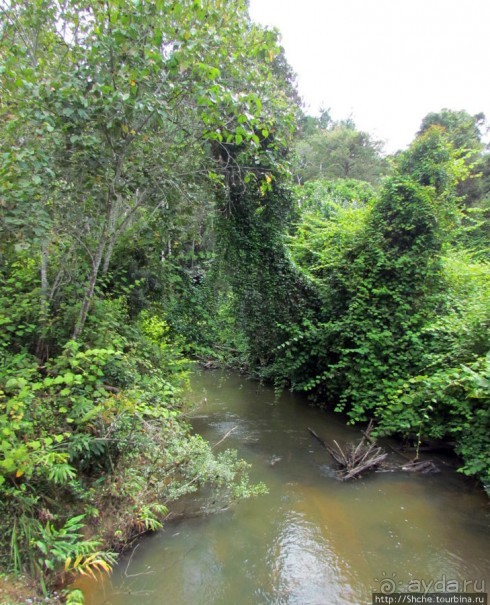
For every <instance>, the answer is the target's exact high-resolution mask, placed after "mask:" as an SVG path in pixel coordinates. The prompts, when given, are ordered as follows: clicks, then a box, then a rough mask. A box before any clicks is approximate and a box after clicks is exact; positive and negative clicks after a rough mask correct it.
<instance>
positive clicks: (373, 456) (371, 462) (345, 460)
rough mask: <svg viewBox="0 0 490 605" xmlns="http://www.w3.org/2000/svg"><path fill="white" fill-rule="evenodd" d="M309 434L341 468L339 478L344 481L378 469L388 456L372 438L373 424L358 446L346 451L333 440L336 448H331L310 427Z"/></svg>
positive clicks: (355, 445)
mask: <svg viewBox="0 0 490 605" xmlns="http://www.w3.org/2000/svg"><path fill="white" fill-rule="evenodd" d="M308 430H309V432H310V433H311V434H312V435H313V437H315V438H316V439H318V441H319V442H320V443H321V444H322V445H323V447H324V448H325V449H326V450H327V452H328V453H329V454H330V455H331V456H332V458H333V459H334V460H335V462H337V464H338V465H339V466H340V470H339V476H340V477H341V479H342V480H343V481H347V479H353V478H354V477H359V476H360V475H361V474H362V473H364V472H366V471H368V470H373V469H375V468H376V467H378V466H379V465H380V464H381V463H382V462H383V461H384V460H385V458H386V456H387V455H388V454H387V453H386V452H383V450H382V448H381V447H378V446H377V445H376V443H375V442H374V441H373V439H372V437H371V436H370V433H371V430H372V424H371V423H369V426H368V428H367V429H366V431H365V432H363V437H362V439H361V440H360V441H359V443H357V444H352V445H350V446H348V448H347V449H346V450H345V451H344V450H343V449H342V448H341V447H340V445H339V444H338V443H337V441H335V439H334V440H333V444H334V446H335V447H331V446H330V445H328V443H326V442H325V441H324V440H323V439H322V438H321V437H319V436H318V435H317V434H316V433H315V431H314V430H313V429H311V428H309V427H308Z"/></svg>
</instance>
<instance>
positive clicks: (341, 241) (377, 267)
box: [272, 126, 490, 483]
mask: <svg viewBox="0 0 490 605" xmlns="http://www.w3.org/2000/svg"><path fill="white" fill-rule="evenodd" d="M465 153H466V152H465V150H459V149H455V148H454V147H453V145H452V143H451V142H450V141H449V140H448V138H447V136H446V134H445V132H444V131H443V129H442V128H440V127H437V126H431V127H430V128H427V130H426V131H425V132H424V133H423V134H422V135H421V136H420V137H419V138H418V139H417V140H416V141H415V142H414V143H413V145H412V146H411V148H410V149H409V150H408V151H406V152H404V153H403V154H400V155H399V156H398V158H397V161H396V164H395V166H394V169H395V170H394V172H395V174H394V176H393V177H391V178H389V179H387V180H386V181H385V183H384V186H383V188H382V190H381V192H380V193H379V195H378V196H377V197H376V199H375V200H374V201H368V200H367V203H365V204H359V203H358V202H357V196H356V195H351V196H345V197H344V200H342V198H341V199H340V200H339V198H337V199H335V197H333V195H332V194H333V193H334V191H338V189H336V190H334V189H333V188H332V185H328V184H325V183H322V182H319V183H312V184H310V183H308V184H307V186H304V187H302V188H298V193H297V195H298V204H299V205H300V212H299V216H300V220H299V222H298V224H297V226H296V228H295V230H294V231H293V235H292V236H291V237H290V240H289V243H288V247H289V249H290V254H291V258H292V260H293V261H294V263H295V266H296V267H297V268H298V269H299V270H300V271H301V272H302V273H303V275H304V276H305V278H306V279H307V280H308V281H309V282H310V283H311V284H312V285H313V286H314V287H315V289H316V290H317V292H318V293H319V295H320V297H321V303H322V304H321V308H320V309H319V310H318V311H317V312H316V313H315V314H314V315H313V316H310V317H306V318H304V319H303V320H302V321H301V322H296V323H295V324H294V325H291V324H283V325H282V330H283V342H282V343H281V344H280V345H279V346H278V347H277V348H276V352H277V355H276V359H275V362H274V367H273V370H272V374H273V375H274V376H275V379H276V383H277V384H278V385H287V384H289V385H291V386H292V388H295V389H300V390H305V391H309V392H310V393H311V394H312V395H314V397H315V398H316V400H319V401H323V402H329V403H330V402H331V403H332V404H335V406H336V409H337V410H343V411H345V412H346V413H347V415H348V416H349V418H350V419H351V421H353V422H358V421H364V420H366V419H368V418H369V417H375V418H376V419H377V422H378V432H379V433H380V434H399V435H403V436H413V435H417V436H418V440H419V442H420V440H421V439H423V438H439V439H440V438H445V439H448V440H450V441H452V442H453V443H454V446H455V449H456V451H457V452H458V453H459V454H460V455H461V456H462V458H463V464H462V467H461V470H462V472H465V473H467V474H476V475H478V476H479V477H480V478H481V479H482V480H483V481H484V482H486V483H488V472H489V467H488V460H489V459H490V458H489V450H488V393H487V390H488V357H487V356H488V351H489V350H490V337H489V322H490V316H489V309H490V297H489V296H490V295H489V290H488V285H489V283H490V280H489V279H488V278H489V274H488V264H487V263H486V262H485V261H482V260H479V259H481V258H484V256H483V257H482V256H481V253H482V243H483V241H484V240H483V239H482V233H481V232H479V233H478V236H477V237H475V235H476V230H475V234H473V233H470V232H469V231H468V230H466V231H465V232H464V233H465V235H464V240H463V238H462V237H461V235H460V233H461V224H463V225H464V221H465V220H466V219H465V218H464V215H463V214H462V212H461V208H460V206H459V203H460V199H459V198H458V195H457V192H456V187H457V185H458V183H459V182H460V181H461V180H462V179H464V178H466V177H467V175H468V173H469V165H468V163H467V162H466V161H465ZM327 185H328V186H327ZM346 185H347V183H346V184H345V185H344V186H346ZM351 191H352V192H356V188H355V187H352V188H351ZM332 198H333V199H332ZM371 199H372V198H371ZM458 238H459V242H458V246H457V248H451V247H450V245H451V244H453V245H454V242H455V241H458ZM462 240H463V241H464V242H465V243H466V244H468V243H470V242H471V243H472V244H473V246H474V248H473V250H472V251H471V252H468V251H465V250H464V249H463V248H462V247H461V243H460V242H461V241H462ZM486 245H488V242H487V243H486Z"/></svg>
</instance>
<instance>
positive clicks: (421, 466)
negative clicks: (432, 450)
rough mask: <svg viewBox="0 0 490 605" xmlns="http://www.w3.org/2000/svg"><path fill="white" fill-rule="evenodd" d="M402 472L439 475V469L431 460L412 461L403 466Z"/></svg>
mask: <svg viewBox="0 0 490 605" xmlns="http://www.w3.org/2000/svg"><path fill="white" fill-rule="evenodd" d="M402 471H408V472H410V473H423V474H424V475H425V474H427V473H438V472H439V468H438V467H437V466H436V465H435V464H434V463H433V462H432V461H431V460H412V461H411V462H409V463H408V464H404V465H403V466H402Z"/></svg>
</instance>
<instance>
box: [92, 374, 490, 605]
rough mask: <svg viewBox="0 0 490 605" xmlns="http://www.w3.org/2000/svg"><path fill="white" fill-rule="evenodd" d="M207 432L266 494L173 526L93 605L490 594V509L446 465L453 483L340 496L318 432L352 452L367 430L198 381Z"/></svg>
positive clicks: (375, 479) (325, 604) (366, 481)
mask: <svg viewBox="0 0 490 605" xmlns="http://www.w3.org/2000/svg"><path fill="white" fill-rule="evenodd" d="M191 397H192V399H193V400H194V401H195V403H196V404H197V406H198V407H196V409H195V410H194V412H193V414H192V415H193V416H194V418H193V420H192V422H193V425H194V427H195V429H196V431H198V432H200V433H201V434H203V435H204V436H205V437H206V438H207V439H209V440H210V441H211V442H217V441H219V440H220V439H221V438H222V437H223V436H224V435H226V433H227V432H228V431H230V429H232V428H233V427H236V428H235V430H234V431H233V432H232V433H231V434H230V436H229V437H228V438H227V439H226V442H225V443H224V444H223V445H222V446H220V447H225V446H226V447H230V448H236V449H237V450H238V451H239V453H240V455H241V456H242V457H243V458H245V459H246V460H247V461H249V462H250V463H251V464H252V465H253V469H252V476H253V478H254V479H255V480H260V481H263V482H265V483H266V484H267V486H268V488H269V493H268V494H267V495H265V496H260V497H259V498H256V499H254V500H250V501H244V502H241V503H239V504H238V505H237V506H236V507H234V508H233V509H230V510H227V511H225V512H221V513H217V514H214V515H209V516H204V517H196V518H189V519H185V520H180V521H175V522H170V523H168V524H167V525H166V526H165V528H164V529H163V530H162V531H160V532H158V533H156V534H154V535H152V536H150V537H148V538H145V539H143V540H142V541H141V542H140V543H139V544H138V546H137V548H136V549H135V550H134V551H132V552H131V553H128V555H126V556H125V557H123V558H122V560H121V562H120V564H119V565H118V566H117V567H116V569H115V570H114V573H113V574H112V576H111V577H110V578H106V579H102V580H99V581H98V582H90V583H84V585H83V588H84V591H85V593H86V601H85V602H86V605H262V604H264V605H265V604H274V605H283V604H284V605H290V604H291V605H293V604H294V605H346V604H355V605H364V604H365V605H367V604H369V603H371V602H372V593H373V592H380V591H382V592H385V593H390V592H392V591H393V590H395V589H396V590H397V591H402V592H407V593H410V592H424V591H425V590H428V592H444V591H447V592H451V591H452V592H474V591H476V592H479V591H480V592H481V591H482V590H484V591H485V592H489V591H490V508H489V503H488V498H487V497H486V495H485V494H484V493H483V491H482V490H481V489H479V488H477V487H475V486H473V485H472V484H471V483H470V482H468V480H467V479H465V478H464V477H462V476H461V475H459V474H457V473H456V472H455V471H454V469H453V468H452V466H451V465H450V464H447V460H445V459H443V458H441V457H439V459H438V464H439V465H440V466H441V467H442V472H441V473H439V474H437V475H413V474H409V473H403V472H392V473H375V474H371V475H370V476H368V477H365V478H363V479H360V480H356V481H350V482H345V483H343V482H340V481H338V480H337V478H336V476H335V469H334V465H333V463H332V460H331V459H330V457H329V455H328V454H327V452H326V451H325V450H324V449H323V448H322V447H321V445H320V444H319V443H318V442H317V441H316V440H315V439H313V438H312V436H311V435H310V434H309V433H308V431H307V427H312V428H314V430H315V431H316V432H317V433H318V434H320V435H321V436H322V437H324V438H325V439H327V440H330V439H336V440H338V441H339V443H341V444H342V443H344V444H345V443H348V442H350V441H354V440H357V439H358V438H359V431H358V430H357V429H354V428H351V427H348V426H345V425H344V423H343V422H342V420H341V418H340V417H339V416H338V415H335V414H328V413H325V412H324V411H321V410H319V409H317V408H314V407H310V406H308V405H307V402H306V401H305V399H304V398H303V397H301V396H299V395H292V394H285V395H284V396H283V397H282V398H281V399H280V401H279V402H277V403H275V402H274V395H273V391H272V389H270V388H268V387H265V386H261V385H258V384H257V383H255V382H251V381H248V380H247V379H245V378H244V377H242V376H239V375H237V374H234V373H227V372H221V371H213V372H203V373H197V374H196V375H195V376H194V378H193V388H192V394H191Z"/></svg>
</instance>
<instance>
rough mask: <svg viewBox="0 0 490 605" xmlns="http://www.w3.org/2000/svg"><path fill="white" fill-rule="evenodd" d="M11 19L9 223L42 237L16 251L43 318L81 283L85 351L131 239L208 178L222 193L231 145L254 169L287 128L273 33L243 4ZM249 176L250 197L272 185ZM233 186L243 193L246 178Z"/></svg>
mask: <svg viewBox="0 0 490 605" xmlns="http://www.w3.org/2000/svg"><path fill="white" fill-rule="evenodd" d="M3 11H4V14H5V16H6V24H7V25H5V27H4V31H3V38H2V45H3V46H2V56H8V58H9V60H8V62H7V65H6V69H5V72H4V76H5V84H4V87H3V92H4V93H5V97H4V98H6V101H5V103H6V104H8V107H9V108H11V112H10V114H9V116H8V127H9V128H8V131H9V133H10V134H9V139H8V140H4V146H3V151H5V155H4V156H3V158H4V163H3V166H2V173H1V174H0V176H3V177H4V178H2V187H3V191H2V197H5V199H6V201H5V203H4V206H5V207H6V209H7V213H6V214H7V216H6V225H7V228H8V229H9V230H10V231H11V232H12V233H13V238H14V239H15V238H19V237H20V235H19V234H20V231H19V229H18V226H19V225H20V224H22V223H23V222H24V223H26V224H30V223H31V222H32V223H33V229H37V230H38V231H39V233H37V234H36V238H35V239H34V240H32V239H31V238H30V237H29V235H27V234H26V235H24V236H22V239H23V241H24V242H26V241H27V240H29V242H30V243H29V245H32V246H33V250H35V251H36V252H35V253H36V254H39V259H40V260H39V263H40V275H41V282H42V288H41V289H42V298H43V305H42V306H43V308H44V309H45V314H48V313H50V312H51V313H52V311H53V305H55V304H56V297H58V300H59V299H61V298H63V297H65V298H66V295H67V290H66V288H64V287H63V285H67V284H72V283H73V282H74V281H76V282H78V283H79V284H80V290H79V292H78V293H77V294H76V296H77V298H78V300H79V308H78V315H77V317H76V318H74V319H73V326H72V331H71V336H72V338H74V339H77V338H79V337H80V335H81V333H82V331H83V328H84V325H85V322H86V319H87V315H88V312H89V309H90V308H91V304H92V301H93V298H94V293H95V291H96V287H97V284H98V282H99V279H100V276H101V275H103V274H105V273H106V272H107V271H108V268H109V266H110V260H111V256H112V253H113V250H114V247H115V245H116V243H117V241H118V240H119V239H120V237H121V236H122V235H123V234H124V233H125V232H126V231H127V230H128V229H129V228H132V229H135V228H136V226H137V225H138V224H144V223H145V221H146V220H147V218H148V216H151V215H154V213H158V212H160V211H161V210H162V209H164V208H167V207H168V206H169V205H170V204H172V203H174V202H175V200H189V199H191V198H192V197H193V196H192V194H190V192H191V191H192V188H193V187H194V188H198V187H200V186H202V183H204V182H209V178H210V177H211V179H212V180H214V182H218V183H221V182H222V181H221V178H222V175H221V174H220V173H221V168H222V163H223V162H225V163H226V162H228V161H229V159H230V157H231V156H229V154H228V152H227V146H232V145H234V146H238V147H240V146H242V147H247V148H248V149H249V151H250V153H249V159H251V160H253V157H254V154H258V155H260V154H264V153H266V152H267V153H269V154H272V155H273V154H274V147H275V144H276V143H277V142H279V141H280V140H281V137H282V136H283V134H284V133H285V132H286V131H290V130H291V128H292V122H291V121H290V118H288V117H287V116H288V114H289V113H290V103H289V101H288V100H287V94H285V93H281V92H280V90H279V89H280V86H276V87H275V88H274V86H275V84H272V85H271V81H272V82H274V79H273V78H271V72H272V71H273V69H274V65H275V62H276V61H277V62H278V63H279V62H280V56H281V53H280V49H279V47H278V46H277V42H276V38H277V35H276V34H275V33H274V32H270V31H264V30H262V29H260V28H259V27H256V26H253V25H252V24H251V23H250V20H249V18H248V14H247V6H246V2H244V1H242V0H227V1H225V2H220V3H215V2H207V1H205V2H193V1H191V0H182V1H181V2H175V1H170V0H161V1H159V2H156V3H145V2H130V1H129V0H128V1H126V0H123V1H116V0H105V1H104V2H90V1H84V0H72V1H70V2H67V3H65V2H57V1H55V0H52V1H50V2H41V1H38V2H34V3H32V4H31V5H30V6H28V7H26V6H25V3H24V2H11V3H9V4H6V3H5V5H4V6H3ZM277 69H279V67H277ZM282 69H283V70H284V69H285V67H284V65H282ZM276 93H277V94H276ZM281 116H284V117H281ZM273 131H274V141H275V142H272V141H270V142H268V141H269V139H270V138H271V133H272V132H273ZM216 150H217V151H216ZM26 156H27V160H26ZM233 161H234V162H235V161H236V160H233ZM252 165H253V162H252ZM11 173H13V174H14V175H15V176H16V178H17V183H16V184H15V185H16V186H14V185H11V183H12V179H9V178H8V177H9V176H10V174H11ZM33 175H34V176H33ZM254 175H255V178H254V182H252V180H253V179H251V180H249V185H248V186H250V187H252V186H256V187H258V188H260V186H261V182H262V179H263V178H264V175H263V174H261V173H260V170H255V172H254ZM235 177H236V178H239V179H240V181H241V182H242V184H243V183H244V182H245V180H244V172H243V171H242V170H241V169H237V170H236V171H235ZM17 185H21V186H17ZM225 185H226V184H225ZM29 217H35V218H34V220H32V219H31V220H29ZM40 229H41V231H40ZM80 259H83V262H80Z"/></svg>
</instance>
